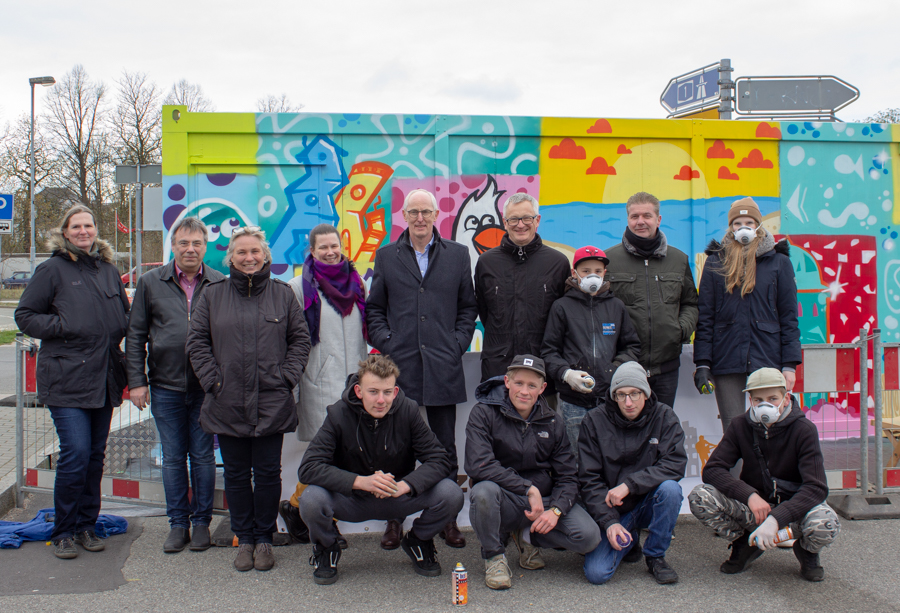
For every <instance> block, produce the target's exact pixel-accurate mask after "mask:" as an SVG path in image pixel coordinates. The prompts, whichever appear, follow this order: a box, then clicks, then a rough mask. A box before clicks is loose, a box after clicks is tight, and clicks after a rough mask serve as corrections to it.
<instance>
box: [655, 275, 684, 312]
mask: <svg viewBox="0 0 900 613" xmlns="http://www.w3.org/2000/svg"><path fill="white" fill-rule="evenodd" d="M683 282H684V275H680V274H678V273H673V272H663V273H659V274H658V275H656V286H657V288H658V291H659V301H660V302H662V303H664V304H678V303H679V302H681V289H682V284H683Z"/></svg>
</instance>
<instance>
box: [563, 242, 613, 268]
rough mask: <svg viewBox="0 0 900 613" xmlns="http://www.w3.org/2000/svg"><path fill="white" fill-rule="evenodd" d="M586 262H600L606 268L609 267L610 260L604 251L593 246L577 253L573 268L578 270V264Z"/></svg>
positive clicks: (573, 259) (588, 246)
mask: <svg viewBox="0 0 900 613" xmlns="http://www.w3.org/2000/svg"><path fill="white" fill-rule="evenodd" d="M584 260H600V261H601V262H603V264H604V265H605V266H609V258H608V257H606V254H605V253H603V250H602V249H597V248H596V247H592V246H591V245H587V246H586V247H582V248H581V249H579V250H578V251H576V252H575V257H574V258H572V268H578V264H579V263H580V262H582V261H584Z"/></svg>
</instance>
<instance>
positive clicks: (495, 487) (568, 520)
mask: <svg viewBox="0 0 900 613" xmlns="http://www.w3.org/2000/svg"><path fill="white" fill-rule="evenodd" d="M546 387H547V382H546V371H545V370H544V361H543V360H541V359H540V358H538V357H535V356H533V355H517V356H516V357H515V358H514V359H513V362H512V364H510V365H509V370H508V371H507V373H506V376H505V377H494V378H492V379H488V380H487V381H485V382H483V383H482V384H481V385H479V386H478V388H477V389H476V390H475V399H476V401H477V403H476V404H475V406H474V407H473V408H472V412H471V414H470V415H469V423H468V425H467V426H466V473H467V474H468V475H469V477H471V479H472V481H474V482H475V485H474V486H473V487H472V491H471V493H470V505H471V506H470V508H469V521H471V522H472V528H473V529H474V530H475V535H476V536H478V540H479V541H481V557H482V558H483V559H484V567H485V579H484V582H485V584H486V585H487V586H488V587H489V588H491V589H494V590H500V589H507V588H509V587H511V585H512V577H511V574H512V573H511V572H510V570H509V563H508V562H507V560H506V546H505V545H506V544H505V542H504V541H505V540H506V535H507V534H509V535H511V536H512V539H513V542H514V543H515V544H516V547H517V548H518V550H519V566H521V567H522V568H525V569H529V570H537V569H539V568H543V567H544V560H543V558H542V557H541V550H540V548H541V547H553V548H562V549H568V550H569V551H575V552H577V553H580V554H585V553H587V552H589V551H591V550H592V549H594V547H596V546H597V543H599V542H600V530H599V529H598V528H597V525H596V524H595V523H594V522H593V521H591V518H590V517H589V516H588V514H587V513H585V511H584V509H582V508H581V507H580V506H578V505H577V504H575V499H576V497H577V496H578V478H577V476H576V473H575V457H574V456H573V455H572V449H571V447H570V445H569V438H568V437H567V436H566V425H565V423H564V421H563V419H562V418H561V417H559V415H558V414H557V413H556V411H554V410H552V409H551V408H550V407H549V406H548V405H547V401H546V400H545V399H544V397H543V396H541V393H542V392H543V391H544V389H545V388H546Z"/></svg>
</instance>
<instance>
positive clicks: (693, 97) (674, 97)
mask: <svg viewBox="0 0 900 613" xmlns="http://www.w3.org/2000/svg"><path fill="white" fill-rule="evenodd" d="M718 99H719V62H716V63H715V64H709V65H708V66H704V67H703V68H698V69H697V70H693V71H691V72H687V73H685V74H683V75H679V76H677V77H675V78H674V79H672V80H671V81H669V84H668V85H666V88H665V89H664V90H663V93H662V95H661V96H660V97H659V103H660V104H662V106H663V108H664V109H666V110H667V111H669V113H671V114H681V113H685V112H687V111H690V110H696V109H698V108H700V107H702V106H706V105H709V104H710V103H713V102H716V101H717V100H718Z"/></svg>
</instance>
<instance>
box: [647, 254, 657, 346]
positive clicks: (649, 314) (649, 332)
mask: <svg viewBox="0 0 900 613" xmlns="http://www.w3.org/2000/svg"><path fill="white" fill-rule="evenodd" d="M644 277H645V278H646V279H647V323H648V324H649V325H648V326H647V347H648V349H647V356H648V357H649V356H651V355H653V307H652V306H651V304H650V260H644ZM657 286H659V277H658V276H657Z"/></svg>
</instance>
